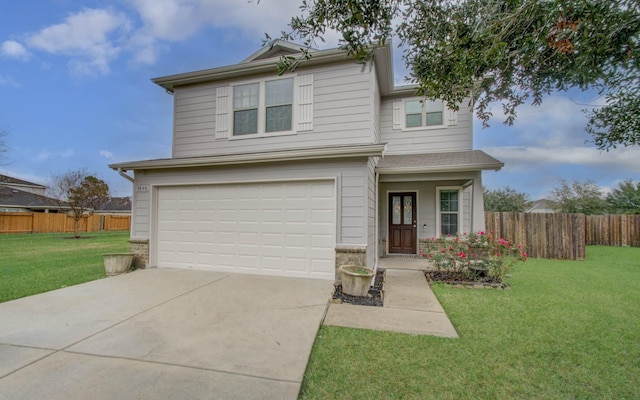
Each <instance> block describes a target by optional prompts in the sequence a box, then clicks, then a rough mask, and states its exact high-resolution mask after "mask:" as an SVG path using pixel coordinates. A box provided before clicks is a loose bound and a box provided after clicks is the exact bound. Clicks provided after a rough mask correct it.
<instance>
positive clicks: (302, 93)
mask: <svg viewBox="0 0 640 400" xmlns="http://www.w3.org/2000/svg"><path fill="white" fill-rule="evenodd" d="M294 102H295V103H294V106H295V109H294V110H293V114H294V116H295V119H296V125H295V126H296V131H298V132H306V131H312V130H313V74H307V75H298V76H296V78H295V80H294Z"/></svg>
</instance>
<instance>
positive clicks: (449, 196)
mask: <svg viewBox="0 0 640 400" xmlns="http://www.w3.org/2000/svg"><path fill="white" fill-rule="evenodd" d="M436 192H437V199H436V200H437V207H438V209H437V214H438V215H437V229H438V232H437V233H438V235H441V236H442V235H443V236H447V235H451V236H454V235H456V234H458V232H460V224H461V223H462V203H461V200H462V196H461V194H460V193H461V192H460V189H459V188H438V189H437V191H436Z"/></svg>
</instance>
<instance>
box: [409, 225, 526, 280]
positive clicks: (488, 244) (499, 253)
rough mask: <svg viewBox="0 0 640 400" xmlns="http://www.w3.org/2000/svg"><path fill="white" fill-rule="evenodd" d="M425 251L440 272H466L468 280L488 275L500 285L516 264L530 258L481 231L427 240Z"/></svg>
mask: <svg viewBox="0 0 640 400" xmlns="http://www.w3.org/2000/svg"><path fill="white" fill-rule="evenodd" d="M425 250H426V251H425V252H421V256H423V257H426V258H428V259H429V260H430V261H431V262H432V263H433V266H434V267H435V268H436V269H437V270H439V271H451V272H456V273H465V274H466V275H467V276H468V277H469V278H477V277H479V276H481V275H486V276H488V277H489V278H492V279H494V280H497V281H499V282H501V281H502V279H503V278H504V276H505V275H506V274H507V272H508V271H509V269H510V268H511V267H512V266H513V265H514V264H515V263H517V262H522V261H526V259H527V254H526V253H525V251H524V248H523V247H522V246H520V245H516V244H515V243H511V242H510V241H509V240H506V239H503V238H496V237H495V236H494V234H493V232H488V233H487V232H482V231H480V232H477V233H463V234H462V235H459V234H458V235H456V236H450V235H449V236H442V237H439V238H428V239H427V240H426V249H425Z"/></svg>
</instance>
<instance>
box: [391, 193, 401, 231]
mask: <svg viewBox="0 0 640 400" xmlns="http://www.w3.org/2000/svg"><path fill="white" fill-rule="evenodd" d="M401 209H402V203H401V200H400V196H392V197H391V223H392V224H394V225H400V212H401Z"/></svg>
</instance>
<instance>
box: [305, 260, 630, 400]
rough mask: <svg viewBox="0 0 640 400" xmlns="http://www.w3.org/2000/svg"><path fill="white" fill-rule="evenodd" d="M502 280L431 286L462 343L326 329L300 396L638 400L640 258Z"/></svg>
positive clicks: (528, 271)
mask: <svg viewBox="0 0 640 400" xmlns="http://www.w3.org/2000/svg"><path fill="white" fill-rule="evenodd" d="M507 282H508V283H509V284H510V285H511V289H509V290H504V291H501V290H489V289H483V290H472V289H456V288H451V287H447V286H444V285H436V286H434V288H433V289H434V292H435V293H436V295H437V297H438V299H439V300H440V302H441V304H442V305H443V307H444V308H445V310H446V312H447V314H448V315H449V318H450V319H451V321H452V323H453V325H454V326H455V327H456V330H457V331H458V334H459V335H460V338H459V339H444V338H437V337H431V336H413V335H404V334H399V333H391V332H376V331H368V330H358V329H348V328H338V327H326V326H325V327H322V328H321V330H320V331H319V333H318V337H317V339H316V342H315V345H314V349H313V352H312V354H311V359H310V363H309V365H308V368H307V371H306V374H305V379H304V381H303V385H302V395H301V397H302V398H303V399H334V398H340V399H532V398H535V399H638V398H640V380H639V378H638V377H640V312H639V310H640V308H639V307H640V249H638V248H612V247H588V249H587V260H586V261H550V260H533V259H532V260H529V261H528V262H527V263H525V264H520V265H519V266H517V267H516V268H515V269H514V270H513V271H512V277H511V278H509V279H508V280H507Z"/></svg>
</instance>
